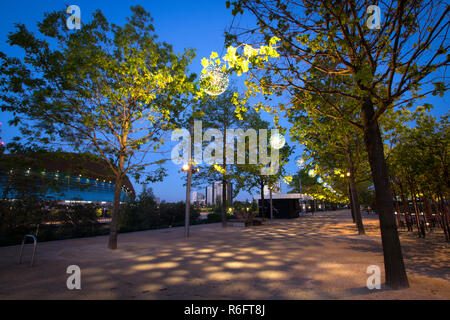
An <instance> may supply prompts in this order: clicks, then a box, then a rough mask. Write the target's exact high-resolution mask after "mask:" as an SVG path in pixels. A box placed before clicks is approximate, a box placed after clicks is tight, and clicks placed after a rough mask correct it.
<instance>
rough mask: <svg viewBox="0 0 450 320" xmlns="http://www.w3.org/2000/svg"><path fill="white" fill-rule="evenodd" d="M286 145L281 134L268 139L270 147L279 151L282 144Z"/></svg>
mask: <svg viewBox="0 0 450 320" xmlns="http://www.w3.org/2000/svg"><path fill="white" fill-rule="evenodd" d="M285 143H286V140H285V139H284V137H283V136H282V135H281V134H276V135H273V136H271V137H270V145H271V147H272V148H274V149H281V148H283V146H284V144H285Z"/></svg>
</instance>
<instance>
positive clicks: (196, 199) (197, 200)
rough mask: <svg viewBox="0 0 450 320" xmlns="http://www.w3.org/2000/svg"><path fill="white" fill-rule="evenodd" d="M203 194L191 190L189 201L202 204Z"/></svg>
mask: <svg viewBox="0 0 450 320" xmlns="http://www.w3.org/2000/svg"><path fill="white" fill-rule="evenodd" d="M205 200H206V199H205V195H204V194H203V193H200V192H198V191H193V192H192V194H191V203H192V204H197V205H203V204H205Z"/></svg>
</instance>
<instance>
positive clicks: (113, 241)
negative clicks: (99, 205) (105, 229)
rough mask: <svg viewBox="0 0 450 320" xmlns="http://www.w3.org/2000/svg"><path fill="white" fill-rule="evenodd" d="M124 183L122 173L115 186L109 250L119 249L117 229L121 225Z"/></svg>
mask: <svg viewBox="0 0 450 320" xmlns="http://www.w3.org/2000/svg"><path fill="white" fill-rule="evenodd" d="M122 182H123V175H122V173H120V175H119V176H118V177H116V181H115V185H114V205H113V212H112V217H111V224H110V231H109V240H108V248H109V249H112V250H115V249H117V232H118V230H117V229H118V225H119V212H120V194H121V191H122Z"/></svg>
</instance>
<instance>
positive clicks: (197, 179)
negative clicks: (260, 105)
mask: <svg viewBox="0 0 450 320" xmlns="http://www.w3.org/2000/svg"><path fill="white" fill-rule="evenodd" d="M236 90H237V89H236V88H234V87H229V88H228V89H227V90H226V91H225V92H224V93H223V94H221V95H219V96H217V97H205V98H204V99H203V100H202V101H201V102H200V104H199V106H198V108H196V110H195V112H196V118H197V119H198V120H200V121H201V125H202V129H203V130H202V131H201V132H199V133H197V134H201V135H202V136H203V135H204V133H203V131H207V130H209V129H217V130H219V131H220V132H221V133H222V135H223V137H222V140H221V141H222V145H220V146H219V145H216V147H217V149H218V150H219V149H220V154H221V155H222V159H220V160H221V161H220V162H219V163H216V164H213V165H210V164H206V165H200V166H199V169H200V170H199V172H198V173H196V174H195V175H194V176H193V181H194V183H195V185H197V186H198V185H204V184H205V183H208V184H210V183H213V182H216V181H222V199H221V200H220V201H221V214H222V226H223V227H225V226H226V212H227V205H228V203H232V200H233V199H227V191H226V190H227V189H226V186H227V184H228V183H229V182H231V181H234V180H235V178H236V174H235V162H236V161H234V160H235V158H236V157H235V154H236V152H237V148H236V147H235V143H234V136H227V130H235V129H238V130H239V129H241V130H244V131H245V130H248V129H256V130H257V129H258V128H259V127H267V126H268V123H267V122H264V121H262V120H261V119H260V115H259V114H258V113H257V112H255V111H254V110H251V111H250V112H248V113H247V114H245V115H244V117H243V118H242V119H239V118H238V117H237V116H236V113H235V112H234V109H233V102H232V97H233V94H234V92H235V91H236ZM215 139H217V137H215ZM232 139H233V140H232ZM210 143H211V141H204V142H203V143H202V145H201V146H199V147H203V145H205V144H210ZM227 153H231V154H232V155H233V159H230V160H233V161H232V163H227V160H228V159H227ZM239 191H240V188H239V187H238V188H237V189H236V190H235V192H233V195H232V196H236V195H237V194H238V193H239Z"/></svg>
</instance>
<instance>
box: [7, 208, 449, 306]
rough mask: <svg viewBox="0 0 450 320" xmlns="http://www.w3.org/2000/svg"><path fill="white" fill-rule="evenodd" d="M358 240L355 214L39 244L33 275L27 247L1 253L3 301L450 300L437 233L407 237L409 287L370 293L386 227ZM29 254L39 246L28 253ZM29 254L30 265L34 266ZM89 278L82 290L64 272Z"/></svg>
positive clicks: (371, 221) (444, 248)
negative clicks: (370, 270)
mask: <svg viewBox="0 0 450 320" xmlns="http://www.w3.org/2000/svg"><path fill="white" fill-rule="evenodd" d="M363 221H364V224H365V227H366V230H367V235H364V236H358V235H357V231H356V228H355V226H354V224H353V223H352V221H351V218H350V213H349V211H347V210H343V211H334V212H322V213H317V214H316V215H315V216H310V215H308V216H304V217H300V218H298V219H292V220H276V221H274V222H273V224H271V225H269V224H267V225H263V226H255V227H249V228H242V227H229V228H226V229H222V228H221V225H220V224H210V225H199V226H193V227H191V237H190V238H189V239H187V240H186V239H185V237H184V228H172V229H162V230H152V231H143V232H134V233H127V234H120V235H119V248H118V249H117V250H115V251H111V250H108V249H107V248H106V245H107V237H106V236H100V237H93V238H84V239H72V240H61V241H52V242H43V243H39V244H38V248H37V253H36V259H35V266H34V267H32V268H30V267H29V266H28V264H27V263H24V264H21V265H18V264H17V256H18V251H19V246H11V247H2V248H0V299H271V300H272V299H450V272H449V271H450V269H449V266H450V250H449V244H448V243H445V242H444V241H443V235H442V234H441V233H438V232H436V233H435V234H431V235H429V236H427V238H426V239H419V238H417V237H416V235H415V234H413V233H409V234H407V233H405V232H401V243H402V248H403V253H404V256H405V263H406V267H407V272H408V277H409V281H410V285H411V287H410V288H409V289H405V290H397V291H394V290H389V289H384V288H382V289H380V290H376V289H374V290H369V289H368V288H367V287H366V281H367V277H368V276H369V274H366V270H367V267H368V266H370V265H377V266H379V267H380V269H381V272H382V282H383V281H384V271H383V255H382V249H381V240H380V235H379V229H378V218H377V217H376V216H374V215H373V214H372V215H367V214H364V215H363ZM30 247H31V246H30ZM30 247H28V248H27V250H28V251H26V252H25V256H24V258H25V259H24V261H25V262H27V261H29V260H28V259H29V253H30V252H31V249H30ZM69 265H78V266H79V267H80V268H81V290H68V289H67V286H66V280H67V278H68V276H69V275H68V274H67V273H66V269H67V267H68V266H69Z"/></svg>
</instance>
